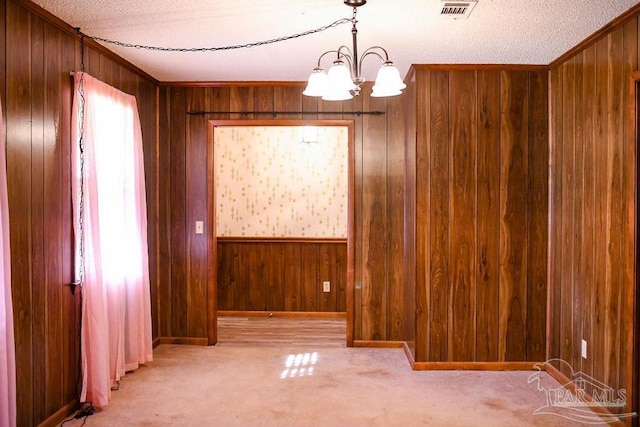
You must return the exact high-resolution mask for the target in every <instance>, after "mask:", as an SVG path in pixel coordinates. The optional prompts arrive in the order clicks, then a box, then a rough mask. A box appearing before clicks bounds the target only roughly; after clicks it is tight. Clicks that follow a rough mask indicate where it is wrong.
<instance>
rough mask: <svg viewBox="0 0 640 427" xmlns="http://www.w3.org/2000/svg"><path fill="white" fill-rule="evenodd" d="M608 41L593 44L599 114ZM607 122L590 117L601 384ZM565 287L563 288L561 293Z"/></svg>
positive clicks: (595, 350)
mask: <svg viewBox="0 0 640 427" xmlns="http://www.w3.org/2000/svg"><path fill="white" fill-rule="evenodd" d="M607 56H608V39H607V38H604V39H602V40H601V41H599V42H598V43H596V57H595V60H596V86H595V105H596V111H597V112H603V111H606V109H607V99H608V89H609V87H608V85H607V79H608V64H607ZM563 120H573V117H571V116H569V115H564V116H563ZM608 125H609V123H608V121H607V117H606V115H603V114H598V113H596V116H595V117H594V139H595V140H594V143H595V163H594V175H595V176H594V188H595V190H594V191H595V194H596V200H595V235H594V241H595V242H598V243H599V244H597V245H596V246H595V259H596V265H595V272H594V285H595V286H594V293H593V299H592V310H593V336H592V340H593V345H592V346H591V356H592V358H593V360H594V361H597V362H594V366H593V374H594V377H595V378H601V379H602V380H603V381H604V375H605V369H606V367H605V366H604V360H605V357H606V356H605V347H604V340H605V337H604V330H605V329H604V328H605V325H604V324H605V317H606V313H605V292H606V289H607V287H608V286H611V284H608V283H607V278H606V261H605V260H606V259H607V255H606V253H607V248H606V242H607V236H606V230H607V224H606V218H607V217H606V215H607V211H608V207H607V198H608V197H607V196H608V190H607V181H606V180H607V146H606V144H605V141H607V134H608V132H609V126H608ZM565 288H566V285H565V286H563V291H564V289H565ZM559 321H560V328H561V333H564V329H566V328H570V327H571V326H572V325H571V323H570V321H571V319H566V318H562V317H561V318H560V319H559ZM574 345H575V344H574Z"/></svg>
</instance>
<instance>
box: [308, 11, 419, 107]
mask: <svg viewBox="0 0 640 427" xmlns="http://www.w3.org/2000/svg"><path fill="white" fill-rule="evenodd" d="M365 3H366V0H344V4H345V5H347V6H350V7H353V18H352V19H351V22H352V23H353V27H352V29H351V34H352V39H353V45H352V50H349V48H348V47H346V46H340V48H339V49H338V50H330V51H327V52H324V53H323V54H322V55H320V58H318V65H317V66H316V68H314V70H313V72H312V73H311V75H310V76H309V80H308V83H307V87H306V89H305V90H304V91H303V92H302V94H303V95H306V96H315V97H322V99H324V100H325V101H344V100H348V99H351V98H353V97H354V96H357V95H359V94H360V85H361V84H362V83H364V81H365V79H364V77H362V61H363V60H364V58H366V57H367V56H369V55H374V56H377V57H378V58H380V59H381V60H382V61H383V64H382V67H380V70H379V71H378V75H377V77H376V81H375V84H374V86H373V92H372V93H371V96H373V97H387V96H396V95H400V94H401V93H402V90H403V89H404V88H406V87H407V86H406V85H405V84H404V82H403V81H402V79H401V78H400V72H399V71H398V69H397V68H396V67H395V66H394V65H393V62H391V61H390V60H389V55H388V54H387V51H386V50H385V49H384V48H382V47H380V46H373V47H370V48H368V49H367V50H365V51H364V53H363V54H362V56H361V57H358V29H357V27H356V24H357V22H358V21H357V20H356V13H357V8H358V7H359V6H362V5H364V4H365ZM330 53H335V54H336V59H335V60H334V61H333V65H332V66H331V68H329V72H328V73H325V71H324V69H323V68H322V67H321V66H320V62H321V60H322V58H323V57H324V56H325V55H327V54H330ZM347 63H348V64H349V66H348V67H347Z"/></svg>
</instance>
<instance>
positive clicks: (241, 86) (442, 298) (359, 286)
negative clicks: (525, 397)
mask: <svg viewBox="0 0 640 427" xmlns="http://www.w3.org/2000/svg"><path fill="white" fill-rule="evenodd" d="M36 3H42V2H38V1H36V2H31V1H29V0H6V1H5V2H4V3H3V5H2V6H0V69H2V70H3V74H2V76H1V78H0V101H1V105H2V111H3V114H4V117H3V118H4V124H5V132H6V144H7V146H6V157H7V168H6V169H7V182H8V208H9V216H10V238H11V241H10V243H11V257H12V263H11V269H12V275H11V280H12V286H11V294H12V299H13V311H14V323H15V327H14V330H15V342H16V346H15V348H16V352H15V356H16V357H15V361H16V364H17V370H16V371H17V373H18V374H17V388H16V394H17V402H18V404H17V418H18V420H19V423H18V425H26V426H33V425H40V424H41V423H45V425H47V423H48V424H49V425H52V424H55V423H59V422H61V421H62V420H63V419H65V417H66V416H68V415H69V414H72V413H73V412H74V411H75V410H76V409H78V393H77V386H78V378H79V375H80V373H79V371H80V356H79V354H80V353H79V351H80V342H79V339H78V330H79V325H80V317H81V294H82V292H81V290H76V291H75V292H71V290H70V287H69V284H71V283H73V282H74V280H75V279H74V246H73V241H74V240H73V238H74V234H73V222H72V197H73V196H72V189H71V178H72V177H71V158H72V148H71V131H70V129H71V110H72V103H73V78H70V76H69V72H70V71H79V69H80V66H81V64H80V62H81V58H82V65H83V66H84V67H85V68H86V72H87V74H88V75H91V76H93V77H96V78H98V79H100V80H102V81H104V82H106V83H107V84H109V85H111V86H113V87H115V88H117V89H119V90H121V91H123V92H126V93H128V94H130V95H133V96H134V97H135V99H136V101H137V107H138V110H139V115H140V127H141V131H142V136H143V153H144V154H143V155H144V159H143V160H144V175H145V179H146V181H145V189H146V202H147V204H146V210H147V235H148V248H149V251H148V256H149V259H148V263H149V283H150V303H151V319H152V325H151V326H152V337H153V343H154V346H156V348H157V346H159V345H162V344H184V345H185V348H186V345H198V346H207V345H216V344H218V343H222V344H224V342H225V340H227V339H231V338H229V337H231V336H237V335H233V334H231V335H225V334H226V333H227V332H226V331H223V334H222V335H221V334H220V330H219V329H218V320H219V318H221V319H222V320H221V324H223V323H224V325H226V326H234V325H235V326H237V325H240V327H245V326H243V325H247V323H248V322H250V321H251V318H252V317H255V318H261V319H262V320H264V319H265V318H266V319H269V318H271V319H272V320H276V321H277V322H283V324H284V321H283V319H285V320H286V319H305V320H309V319H312V320H313V319H316V320H319V321H320V322H325V323H326V325H330V326H329V328H331V330H330V333H329V335H328V340H331V343H332V344H331V345H332V346H333V344H334V343H335V342H336V340H338V341H339V342H341V343H342V344H341V345H343V346H344V347H381V348H402V349H403V357H404V358H405V359H406V363H407V365H409V366H410V367H411V368H412V369H413V370H412V372H414V373H415V371H419V370H430V371H439V370H450V371H456V372H458V371H463V370H479V371H480V370H482V371H512V370H516V371H520V370H534V369H536V365H537V364H541V363H543V362H545V361H548V360H562V361H563V362H565V364H560V365H556V366H550V367H549V368H548V369H547V371H548V372H549V374H550V375H552V376H553V377H554V378H556V379H557V380H558V381H559V382H560V383H563V384H566V383H568V382H571V380H572V379H573V377H572V376H573V375H574V374H576V373H581V374H584V375H586V376H588V377H589V378H591V379H593V380H594V381H596V382H598V383H601V384H605V385H606V386H607V387H609V388H611V389H613V390H625V391H626V401H625V405H624V407H621V408H618V410H619V411H620V413H622V412H624V413H630V412H637V411H638V410H639V409H640V407H639V402H640V400H639V397H640V380H639V378H640V352H639V351H638V350H637V349H638V348H640V329H639V327H640V325H639V322H640V310H639V308H638V304H637V303H636V301H637V300H638V291H639V289H638V283H639V281H638V259H639V258H638V253H640V251H638V248H637V243H636V242H637V241H638V218H639V215H638V208H637V205H638V200H637V199H638V196H637V188H638V172H637V165H638V155H637V149H638V147H637V143H638V137H637V135H638V126H639V123H640V122H639V120H638V118H639V117H638V111H640V109H638V102H639V100H640V91H639V90H638V88H639V86H638V82H640V71H639V70H640V62H639V57H638V56H639V54H638V52H639V51H640V35H639V33H638V25H639V21H638V20H639V19H640V6H639V5H638V4H637V2H635V1H634V2H632V3H633V4H632V5H630V6H629V7H628V8H626V10H623V11H622V12H621V13H620V14H617V15H615V16H612V17H611V20H610V22H602V23H601V24H600V25H599V26H598V27H597V28H594V29H593V31H592V32H591V33H589V35H588V36H585V37H582V38H578V39H576V40H575V42H574V43H573V45H571V46H569V48H567V49H565V50H563V51H559V52H557V54H556V55H555V56H553V58H551V59H550V60H548V61H546V62H535V63H533V62H531V63H527V62H526V60H523V61H521V62H519V63H513V64H511V63H506V64H505V63H492V62H491V61H482V60H478V61H476V62H473V63H444V64H442V63H430V62H425V63H419V62H413V63H411V64H410V66H409V67H408V68H407V69H406V70H405V69H403V72H406V74H405V75H404V76H403V77H404V79H403V83H402V84H403V85H406V88H402V89H401V90H400V89H398V88H397V87H396V88H394V89H393V90H392V91H391V93H392V94H393V96H390V97H388V98H383V97H379V95H380V94H382V93H384V92H383V91H382V89H383V86H382V85H380V86H379V87H378V88H377V89H376V88H374V85H376V83H375V79H374V78H372V77H369V78H368V79H367V80H366V81H363V82H360V81H356V82H355V83H353V82H352V83H353V84H354V85H355V86H357V89H355V90H354V88H353V87H349V88H347V90H346V92H347V93H346V95H345V93H344V92H345V91H344V90H343V91H342V92H341V93H340V94H339V95H335V96H350V98H349V99H343V100H338V101H332V100H330V98H331V96H333V95H326V96H327V97H328V98H325V99H323V98H322V97H321V96H315V97H314V96H306V95H303V91H304V90H305V87H308V84H309V83H311V80H309V82H306V81H303V79H306V78H307V76H308V73H307V74H305V75H303V76H302V77H301V78H299V79H298V80H296V81H293V80H283V81H279V80H276V79H272V80H268V81H267V80H255V81H254V80H244V79H239V80H237V81H234V80H232V79H220V80H219V81H218V80H216V81H195V80H194V81H192V80H184V81H180V80H167V79H162V78H157V77H154V75H152V74H151V73H150V72H149V70H148V69H147V68H145V66H144V65H140V64H143V62H136V63H133V62H131V61H129V60H127V59H125V58H124V57H123V56H122V54H121V53H116V52H120V51H119V50H118V48H114V47H112V46H110V45H105V44H100V43H98V42H97V41H95V40H91V39H90V38H83V37H84V36H81V35H80V34H79V31H77V29H76V28H74V27H72V25H70V24H73V23H66V22H65V21H64V20H63V19H62V18H60V17H58V16H56V15H55V14H54V13H53V12H50V11H46V10H45V9H43V8H42V7H41V6H38V5H37V4H36ZM337 3H338V4H339V6H341V7H342V8H344V6H343V5H342V4H341V3H342V2H340V1H338V2H337ZM347 3H349V2H347ZM356 3H357V2H356ZM373 3H374V2H369V3H368V4H367V5H366V6H363V7H362V8H361V10H360V15H359V18H358V19H359V20H358V25H360V33H361V37H362V38H363V39H364V40H370V39H367V38H366V36H365V34H366V32H365V31H364V30H363V28H367V27H366V25H367V21H372V19H371V15H368V13H369V12H367V8H369V7H372V8H375V7H383V6H380V5H378V6H375V5H373ZM435 3H438V4H440V2H439V1H437V2H435ZM477 3H478V4H477V5H476V7H475V9H474V10H473V13H474V14H475V13H478V12H481V10H482V7H483V6H482V3H484V2H483V0H480V1H479V2H477ZM504 3H505V2H504V1H498V2H494V5H493V6H496V5H498V4H504ZM585 3H586V5H585V6H584V7H587V6H588V5H589V4H591V6H593V9H592V10H596V11H597V9H598V7H612V6H611V5H607V6H602V5H600V6H598V5H597V4H596V3H598V2H585ZM611 3H612V4H614V3H615V4H621V3H623V0H620V1H619V2H617V3H616V2H611ZM594 4H595V6H594ZM625 4H626V3H625ZM256 7H260V8H261V9H260V10H261V11H263V12H264V13H268V10H267V9H268V8H267V6H264V5H262V6H256ZM487 7H488V6H487ZM349 13H350V11H349ZM596 13H597V12H596ZM343 14H344V13H343ZM300 15H303V14H302V13H300ZM403 16H405V15H403ZM471 16H472V17H473V15H471ZM390 19H391V18H390ZM374 21H375V20H374ZM127 22H129V21H127ZM352 22H353V21H351V20H349V19H347V21H346V24H347V25H346V26H344V25H343V26H341V27H339V28H340V29H341V30H340V29H336V30H335V31H337V32H338V33H339V36H338V37H336V40H338V39H340V40H341V38H340V37H342V38H344V37H348V40H349V41H350V40H351V32H350V31H351V28H352V27H351V25H350V24H351V23H352ZM451 22H458V24H451V25H461V24H460V23H459V21H451ZM322 24H324V22H322ZM378 24H379V23H378ZM378 24H376V25H378ZM370 25H373V24H370ZM434 25H436V24H434ZM438 25H441V24H437V25H436V27H437V28H441V27H439V26H438ZM469 25H472V24H469ZM505 25H506V24H505ZM567 25H568V24H567ZM373 28H375V29H378V30H379V27H376V26H375V25H374V26H373ZM332 31H333V30H332ZM443 31H444V30H443ZM549 31H551V29H550V30H549ZM559 32H560V30H558V31H556V30H554V32H553V34H554V37H561V34H560V33H559ZM342 33H344V34H342ZM362 33H364V34H362ZM382 33H384V32H382ZM260 34H265V33H264V32H261V33H260ZM266 34H268V35H269V34H271V33H270V32H267V33H266ZM531 37H532V38H535V36H534V35H531ZM303 40H304V39H303ZM234 42H235V41H234ZM298 42H300V43H304V42H303V41H302V40H297V41H295V43H298ZM453 42H454V41H452V43H453ZM292 43H293V42H292ZM383 44H384V43H383ZM414 44H415V43H414ZM105 46H106V47H105ZM385 46H386V45H385ZM336 47H337V46H336ZM386 47H388V46H386ZM414 47H415V48H416V49H418V47H417V46H414ZM516 48H517V47H516ZM385 49H386V48H385ZM385 49H383V50H384V52H382V51H379V52H377V53H375V54H372V55H370V57H375V59H376V60H378V59H381V60H382V62H381V63H382V64H387V62H390V61H389V58H390V57H393V53H394V51H393V50H392V49H391V48H389V52H388V56H389V57H387V58H386V60H387V61H385V60H384V59H385V58H384V56H385V55H386V54H387V52H386V50H385ZM332 52H333V51H332ZM321 53H322V51H318V52H315V51H314V52H313V55H315V56H314V58H313V61H311V63H309V64H308V65H309V70H308V71H309V72H311V71H312V70H313V67H314V65H316V62H315V61H316V60H317V55H316V54H321ZM334 53H335V52H334ZM361 53H362V52H361ZM261 58H262V57H261ZM326 58H328V57H326ZM326 58H325V59H326ZM356 58H357V53H356ZM525 58H526V53H525ZM321 59H322V57H321ZM342 59H343V58H342V57H341V56H340V53H338V58H337V59H335V60H334V65H336V64H335V62H339V63H340V64H337V65H340V66H342V65H344V64H343V62H346V63H348V62H349V61H348V60H342ZM290 60H291V61H297V60H296V59H294V58H290ZM317 62H318V63H320V60H319V59H318V60H317ZM434 62H435V61H434ZM395 64H396V65H398V61H397V62H396V63H395ZM149 66H151V65H149ZM274 66H275V65H274ZM177 68H179V66H178V65H176V69H177ZM317 68H322V67H320V66H318V67H317ZM367 70H368V69H367ZM322 71H323V72H324V70H322ZM238 72H239V73H240V70H239V71H238ZM314 72H315V70H314ZM327 77H328V76H327ZM356 83H357V85H356ZM355 92H357V93H355ZM397 92H401V94H397ZM322 96H325V95H322ZM308 126H313V127H314V128H313V129H312V130H313V132H312V135H309V134H308V133H303V132H302V130H303V128H304V127H308ZM225 138H227V139H225ZM283 140H286V141H288V144H287V145H286V146H284V145H282V144H279V143H278V142H281V141H283ZM269 150H271V151H269ZM283 150H284V151H283ZM296 168H297V169H296ZM239 319H240V320H239ZM336 319H337V320H336ZM225 322H226V323H225ZM256 322H257V321H256ZM300 322H301V323H300V324H301V325H302V324H303V323H302V322H303V321H302V320H300ZM273 324H276V322H275V321H274V323H273ZM256 325H257V323H256ZM336 325H338V326H336ZM304 327H307V326H304ZM260 333H261V332H259V334H260ZM262 335H264V334H262ZM336 337H337V338H336ZM234 339H235V338H234ZM300 343H302V344H305V343H304V342H303V341H300ZM167 347H168V346H167ZM398 351H399V350H398ZM538 366H540V365H538ZM589 387H592V386H589ZM590 390H591V391H593V388H591V389H590ZM612 411H613V409H612ZM614 415H615V412H614ZM625 422H627V423H628V424H629V425H637V422H638V421H637V419H635V420H625ZM633 423H636V424H633Z"/></svg>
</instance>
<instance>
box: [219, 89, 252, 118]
mask: <svg viewBox="0 0 640 427" xmlns="http://www.w3.org/2000/svg"><path fill="white" fill-rule="evenodd" d="M253 109H254V88H253V87H252V86H237V87H231V88H229V110H230V111H253ZM221 111H224V110H221ZM229 118H230V119H243V120H248V119H252V118H253V114H230V115H229Z"/></svg>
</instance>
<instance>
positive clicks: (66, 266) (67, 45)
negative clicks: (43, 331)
mask: <svg viewBox="0 0 640 427" xmlns="http://www.w3.org/2000/svg"><path fill="white" fill-rule="evenodd" d="M60 49H61V62H60V68H59V69H58V71H57V73H55V74H56V75H57V76H58V79H59V82H60V83H59V84H60V89H59V91H60V92H59V93H60V99H59V108H60V110H58V112H57V113H56V110H55V109H53V110H52V111H53V115H54V117H55V116H58V118H57V119H56V118H53V117H52V118H51V120H52V123H55V124H56V126H59V127H58V128H57V129H58V130H57V132H56V134H57V138H58V141H57V142H56V143H55V146H56V151H57V153H58V166H57V167H58V168H60V171H61V172H60V175H61V177H60V180H61V185H60V187H58V188H59V189H60V193H59V195H58V197H59V198H60V206H61V210H60V215H61V218H62V220H60V224H59V226H60V228H61V231H60V232H61V236H62V237H61V239H62V244H61V247H60V249H61V254H60V257H61V261H60V262H61V264H60V270H61V272H62V277H61V279H62V284H61V285H62V286H63V288H62V289H61V292H62V297H63V299H62V308H61V314H62V315H61V322H62V325H61V329H60V335H61V337H62V338H61V343H62V350H61V351H62V358H63V367H62V370H61V371H60V372H61V374H62V384H63V396H62V399H63V403H65V404H66V403H68V402H73V400H74V399H75V398H76V395H77V390H76V385H77V384H78V377H79V375H80V372H79V370H78V366H79V365H80V343H79V342H78V339H77V337H78V332H79V325H80V295H79V292H76V293H74V294H72V293H71V292H70V291H69V289H68V288H67V287H66V285H67V284H69V283H71V282H73V281H74V280H75V277H74V275H75V272H74V270H75V269H74V255H73V253H74V251H73V248H74V243H73V233H72V228H73V226H72V217H73V215H72V212H71V209H72V208H71V144H70V143H67V142H66V141H70V140H71V114H70V111H71V103H72V95H71V93H72V92H73V89H72V87H73V83H72V78H71V77H70V76H69V75H68V74H67V71H66V70H68V69H74V68H75V60H76V59H75V52H76V50H77V49H76V40H75V39H74V38H73V37H71V36H68V35H64V36H63V38H62V42H61V45H60ZM61 70H62V71H61ZM52 75H53V70H52ZM52 102H53V99H52ZM52 189H53V187H52ZM52 222H55V220H53V221H52ZM51 259H52V260H54V259H55V258H51ZM55 262H56V261H53V263H55Z"/></svg>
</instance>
